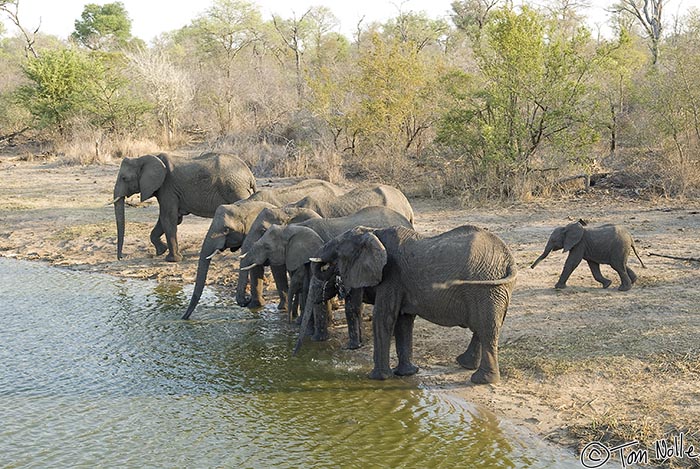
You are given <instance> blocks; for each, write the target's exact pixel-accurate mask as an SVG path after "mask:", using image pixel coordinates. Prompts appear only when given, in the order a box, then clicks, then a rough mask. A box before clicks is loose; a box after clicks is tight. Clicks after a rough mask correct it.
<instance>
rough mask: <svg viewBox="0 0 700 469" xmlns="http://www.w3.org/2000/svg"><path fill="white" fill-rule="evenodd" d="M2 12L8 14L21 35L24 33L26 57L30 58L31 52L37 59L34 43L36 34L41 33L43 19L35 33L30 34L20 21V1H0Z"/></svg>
mask: <svg viewBox="0 0 700 469" xmlns="http://www.w3.org/2000/svg"><path fill="white" fill-rule="evenodd" d="M0 11H2V12H4V13H5V14H7V16H8V18H10V21H11V22H12V24H14V25H15V26H17V28H18V29H19V31H20V33H22V36H23V37H24V42H25V46H24V53H25V55H26V56H27V57H29V53H30V52H31V54H32V55H33V56H34V58H35V59H36V58H37V57H39V54H37V52H36V49H34V43H35V42H36V34H37V33H38V32H39V28H40V27H41V19H40V20H39V24H38V25H37V27H36V29H35V30H34V31H33V32H29V31H27V30H26V29H25V28H24V27H23V26H22V24H21V23H20V21H19V0H0Z"/></svg>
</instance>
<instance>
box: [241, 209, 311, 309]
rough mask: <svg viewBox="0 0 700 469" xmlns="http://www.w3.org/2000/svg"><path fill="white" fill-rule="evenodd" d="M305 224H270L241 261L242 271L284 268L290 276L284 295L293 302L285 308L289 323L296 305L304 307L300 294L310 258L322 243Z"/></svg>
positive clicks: (306, 275)
mask: <svg viewBox="0 0 700 469" xmlns="http://www.w3.org/2000/svg"><path fill="white" fill-rule="evenodd" d="M319 220H323V219H319ZM309 221H312V220H309ZM304 223H306V222H304ZM304 223H301V224H293V225H286V226H282V225H272V226H271V227H270V228H269V229H268V230H267V231H266V232H265V234H264V235H263V236H262V237H261V238H260V239H259V240H258V241H257V242H255V243H254V244H253V246H251V248H250V250H249V251H248V253H247V254H246V256H245V258H243V259H242V260H241V270H249V269H251V268H254V266H256V265H266V264H269V265H270V266H284V267H285V269H286V270H287V272H288V273H289V277H290V281H289V291H288V293H287V298H288V299H291V300H292V305H291V306H290V307H289V308H288V313H289V320H290V322H291V320H292V319H293V318H294V317H295V313H296V310H297V306H298V303H299V302H301V305H302V308H304V305H305V301H306V299H305V298H304V297H303V295H302V292H303V290H304V284H305V283H306V282H307V279H308V270H309V262H310V261H309V257H311V256H312V255H313V254H315V253H316V251H318V250H319V249H320V248H321V246H323V243H324V241H323V239H321V237H320V236H319V235H318V234H317V233H316V232H315V231H314V230H312V229H311V228H308V227H306V226H302V225H303V224H304Z"/></svg>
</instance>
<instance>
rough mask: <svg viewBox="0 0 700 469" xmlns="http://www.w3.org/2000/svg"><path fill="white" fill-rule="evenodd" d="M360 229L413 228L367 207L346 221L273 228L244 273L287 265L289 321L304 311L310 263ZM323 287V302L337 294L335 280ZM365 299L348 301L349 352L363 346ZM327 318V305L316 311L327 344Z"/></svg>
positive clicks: (355, 296)
mask: <svg viewBox="0 0 700 469" xmlns="http://www.w3.org/2000/svg"><path fill="white" fill-rule="evenodd" d="M357 226H367V227H371V228H387V227H390V226H402V227H406V228H413V225H412V224H411V222H409V221H408V220H407V219H406V217H404V216H403V215H401V214H399V213H397V212H395V211H394V210H391V209H389V208H386V207H367V208H364V209H362V210H360V211H359V212H357V213H354V214H352V215H349V216H346V217H337V218H314V219H310V220H307V221H304V222H300V223H296V224H293V225H288V226H286V227H281V226H278V227H274V226H273V227H270V229H268V230H267V232H266V233H265V234H264V235H263V236H262V237H261V238H260V239H259V240H258V241H257V242H256V243H254V244H253V245H252V246H251V248H250V250H248V253H247V254H246V256H245V258H244V259H243V260H242V261H241V269H250V268H253V267H254V266H255V265H263V264H265V263H269V264H270V265H284V266H285V267H286V269H287V272H288V273H289V275H290V279H291V280H290V287H289V292H288V294H287V297H288V298H290V299H292V304H291V306H290V308H289V317H290V319H292V318H293V317H294V314H295V312H296V309H297V307H298V306H299V305H301V310H302V311H305V306H306V297H307V295H308V291H309V281H310V277H311V276H310V272H309V262H310V261H309V259H310V258H312V257H313V256H315V255H316V254H317V253H318V251H319V250H320V248H321V246H322V245H323V244H324V243H325V242H327V241H330V240H331V239H333V238H335V237H336V236H338V235H340V234H341V233H344V232H345V231H347V230H350V229H352V228H354V227H357ZM324 283H325V284H324V285H322V286H320V287H319V288H320V289H321V290H322V291H324V292H326V294H327V295H326V296H325V297H324V298H323V299H324V300H325V301H326V302H327V300H329V299H330V298H331V297H332V296H334V295H335V294H336V293H337V291H336V289H335V282H333V281H332V279H325V281H324ZM362 299H363V294H362V289H358V290H357V291H353V290H351V291H349V292H347V295H346V297H345V317H346V320H347V325H348V336H349V340H348V344H347V348H350V349H355V348H359V347H360V346H361V345H362V335H361V318H362ZM321 309H322V311H320V310H321ZM310 314H311V313H310ZM327 315H328V303H326V307H325V308H320V307H316V308H314V311H313V317H314V326H315V329H316V334H315V335H314V337H315V338H316V340H325V339H327V337H328V331H327V327H326V324H327V322H326V318H327Z"/></svg>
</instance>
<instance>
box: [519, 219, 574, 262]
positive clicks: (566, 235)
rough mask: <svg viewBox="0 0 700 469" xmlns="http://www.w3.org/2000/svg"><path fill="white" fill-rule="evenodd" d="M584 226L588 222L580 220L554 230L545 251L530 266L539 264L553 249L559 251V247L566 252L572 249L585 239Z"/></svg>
mask: <svg viewBox="0 0 700 469" xmlns="http://www.w3.org/2000/svg"><path fill="white" fill-rule="evenodd" d="M584 226H586V222H585V221H583V220H579V221H577V222H575V223H569V224H568V225H566V226H560V227H558V228H556V229H555V230H554V231H552V234H551V235H550V236H549V239H548V240H547V244H546V246H545V247H544V251H543V252H542V254H541V255H540V257H538V258H537V259H536V260H535V262H533V263H532V265H531V266H530V268H531V269H534V268H535V267H536V266H537V264H539V263H540V261H542V260H543V259H545V258H546V257H547V256H548V255H549V253H551V252H552V251H558V250H559V249H563V250H564V252H568V251H571V250H572V249H573V248H574V247H575V246H576V245H577V244H578V243H580V242H581V240H582V239H583V234H584V233H585V229H584Z"/></svg>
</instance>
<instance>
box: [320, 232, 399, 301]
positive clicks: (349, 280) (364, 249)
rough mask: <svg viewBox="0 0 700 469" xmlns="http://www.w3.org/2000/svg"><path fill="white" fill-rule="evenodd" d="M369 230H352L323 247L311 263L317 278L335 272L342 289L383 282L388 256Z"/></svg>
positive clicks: (370, 285)
mask: <svg viewBox="0 0 700 469" xmlns="http://www.w3.org/2000/svg"><path fill="white" fill-rule="evenodd" d="M372 231H373V230H372V229H371V228H366V227H357V228H353V229H351V230H349V231H346V232H345V233H343V234H341V235H340V236H338V237H336V238H334V239H332V240H331V241H329V242H328V243H326V244H325V245H324V246H323V248H322V249H321V250H320V251H319V255H318V256H317V257H315V258H313V259H312V262H314V266H313V272H314V275H316V276H318V277H319V278H323V277H326V276H327V275H328V273H327V272H328V271H336V272H337V274H338V275H339V276H340V277H341V278H342V280H343V286H344V287H345V288H348V289H350V288H363V287H372V286H375V285H377V284H378V283H379V282H381V281H382V271H383V269H384V266H385V265H386V263H387V259H388V258H387V252H386V248H385V247H384V245H383V244H382V243H381V241H380V240H379V238H377V237H376V236H375V235H374V233H373V232H372ZM324 272H326V273H324Z"/></svg>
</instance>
